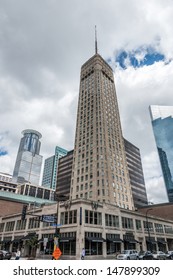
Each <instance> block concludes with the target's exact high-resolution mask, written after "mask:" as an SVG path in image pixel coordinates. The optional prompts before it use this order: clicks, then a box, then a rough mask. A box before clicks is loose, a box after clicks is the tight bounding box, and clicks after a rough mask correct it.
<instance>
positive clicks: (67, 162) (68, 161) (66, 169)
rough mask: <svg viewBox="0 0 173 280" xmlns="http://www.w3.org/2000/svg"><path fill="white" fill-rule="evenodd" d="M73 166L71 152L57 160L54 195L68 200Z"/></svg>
mask: <svg viewBox="0 0 173 280" xmlns="http://www.w3.org/2000/svg"><path fill="white" fill-rule="evenodd" d="M72 164H73V150H72V151H69V152H68V153H67V155H66V156H64V157H62V158H60V159H59V163H58V172H57V185H56V195H57V196H58V197H60V196H65V197H66V198H67V200H68V199H70V186H71V174H72Z"/></svg>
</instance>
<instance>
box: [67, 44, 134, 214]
mask: <svg viewBox="0 0 173 280" xmlns="http://www.w3.org/2000/svg"><path fill="white" fill-rule="evenodd" d="M79 197H84V198H86V199H90V200H93V201H100V202H108V203H112V204H114V205H117V206H120V207H123V208H129V209H133V207H134V205H133V198H132V191H131V186H130V180H129V173H128V169H127V162H126V155H125V148H124V139H123V136H122V130H121V123H120V116H119V110H118V102H117V97H116V90H115V84H114V76H113V71H112V68H111V67H110V66H109V65H108V63H107V62H106V61H105V60H104V59H103V58H102V57H101V56H100V55H99V54H98V52H97V41H96V43H95V55H94V56H93V57H91V58H90V59H89V60H88V61H87V62H86V63H85V64H83V66H82V68H81V75H80V89H79V101H78V113H77V124H76V135H75V147H74V159H73V168H72V184H71V198H72V199H75V198H79Z"/></svg>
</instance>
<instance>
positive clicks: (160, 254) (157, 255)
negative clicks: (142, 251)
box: [153, 251, 166, 260]
mask: <svg viewBox="0 0 173 280" xmlns="http://www.w3.org/2000/svg"><path fill="white" fill-rule="evenodd" d="M153 258H154V259H155V260H166V254H165V253H164V252H162V251H156V252H153Z"/></svg>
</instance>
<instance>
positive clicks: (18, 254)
mask: <svg viewBox="0 0 173 280" xmlns="http://www.w3.org/2000/svg"><path fill="white" fill-rule="evenodd" d="M20 256H21V253H20V250H19V249H18V250H17V252H16V258H15V260H19V259H20Z"/></svg>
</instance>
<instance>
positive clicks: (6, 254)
mask: <svg viewBox="0 0 173 280" xmlns="http://www.w3.org/2000/svg"><path fill="white" fill-rule="evenodd" d="M0 252H2V254H3V260H10V259H11V257H12V253H11V252H9V251H5V250H1V251H0Z"/></svg>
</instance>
